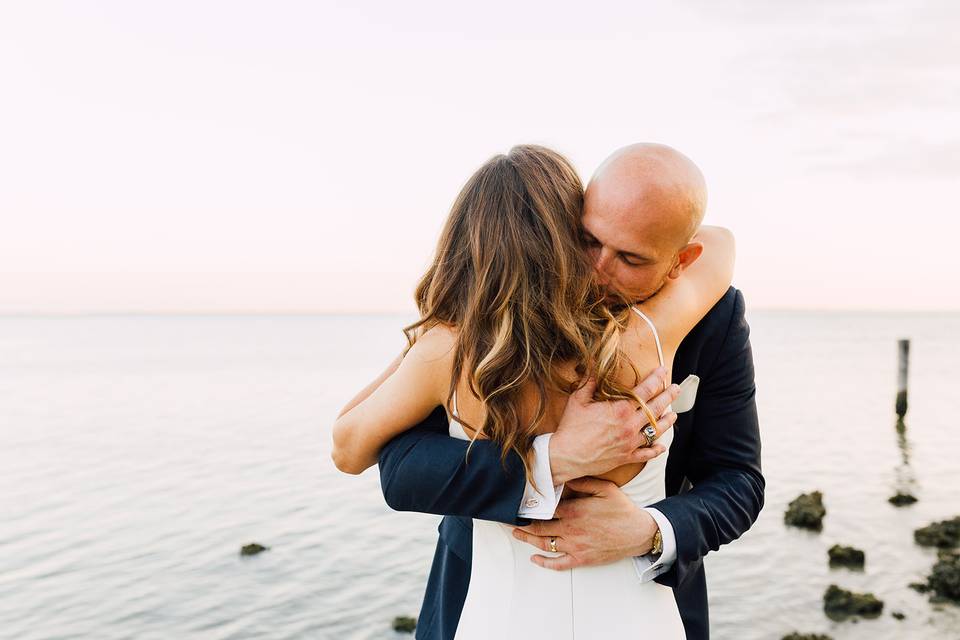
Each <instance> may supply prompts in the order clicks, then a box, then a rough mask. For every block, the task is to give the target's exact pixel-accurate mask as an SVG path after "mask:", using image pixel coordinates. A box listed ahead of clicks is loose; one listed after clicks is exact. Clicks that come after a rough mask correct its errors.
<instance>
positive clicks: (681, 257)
mask: <svg viewBox="0 0 960 640" xmlns="http://www.w3.org/2000/svg"><path fill="white" fill-rule="evenodd" d="M702 254H703V243H702V242H688V243H687V245H686V246H685V247H684V248H683V249H680V253H679V254H678V255H677V264H675V265H674V266H673V269H671V270H670V273H668V274H667V276H668V277H670V278H676V277H679V275H680V274H681V273H683V270H684V269H686V268H687V267H689V266H690V265H692V264H693V263H694V262H696V261H697V258H699V257H700V256H701V255H702Z"/></svg>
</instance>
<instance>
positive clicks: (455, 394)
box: [452, 389, 457, 418]
mask: <svg viewBox="0 0 960 640" xmlns="http://www.w3.org/2000/svg"><path fill="white" fill-rule="evenodd" d="M452 402H453V417H454V418H456V417H457V390H456V389H454V390H453V400H452Z"/></svg>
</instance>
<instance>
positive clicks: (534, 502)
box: [526, 498, 540, 507]
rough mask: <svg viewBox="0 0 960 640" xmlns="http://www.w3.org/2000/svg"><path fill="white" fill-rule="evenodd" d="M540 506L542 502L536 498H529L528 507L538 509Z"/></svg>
mask: <svg viewBox="0 0 960 640" xmlns="http://www.w3.org/2000/svg"><path fill="white" fill-rule="evenodd" d="M539 504H540V501H539V500H537V499H536V498H527V502H526V505H527V506H528V507H536V506H537V505H539Z"/></svg>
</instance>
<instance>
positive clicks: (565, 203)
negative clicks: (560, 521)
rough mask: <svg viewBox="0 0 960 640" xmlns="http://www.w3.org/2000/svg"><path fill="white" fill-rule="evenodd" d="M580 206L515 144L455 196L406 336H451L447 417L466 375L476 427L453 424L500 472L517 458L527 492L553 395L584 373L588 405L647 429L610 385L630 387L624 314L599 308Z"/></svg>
mask: <svg viewBox="0 0 960 640" xmlns="http://www.w3.org/2000/svg"><path fill="white" fill-rule="evenodd" d="M582 208H583V185H582V183H581V181H580V178H579V177H578V176H577V173H576V171H575V170H574V169H573V167H572V166H571V165H570V163H569V162H568V161H567V159H566V158H564V157H563V156H561V155H560V154H558V153H556V152H555V151H551V150H550V149H547V148H545V147H541V146H536V145H520V146H516V147H514V148H512V149H511V150H510V152H509V153H507V154H506V155H503V154H501V155H497V156H494V157H493V158H491V159H490V160H489V161H487V162H486V163H485V164H484V165H483V166H482V167H480V169H479V170H478V171H477V172H476V173H474V174H473V176H471V177H470V179H469V180H468V181H467V183H466V185H465V186H464V187H463V189H462V190H461V191H460V193H459V195H458V196H457V199H456V201H455V202H454V204H453V207H452V209H451V210H450V215H449V217H448V218H447V221H446V224H445V226H444V228H443V232H442V234H441V236H440V240H439V243H438V246H437V253H436V256H435V258H434V261H433V263H432V264H431V265H430V267H429V269H427V272H426V274H424V276H423V278H422V279H421V280H420V283H419V285H418V286H417V290H416V301H417V306H418V308H419V311H420V319H419V320H418V321H417V322H415V323H413V324H411V325H410V326H408V327H406V328H405V329H404V332H405V333H406V335H407V340H408V343H409V345H411V346H412V345H413V343H414V342H415V341H416V339H417V336H419V335H422V332H424V331H426V330H428V329H430V328H431V327H433V326H436V325H438V324H441V325H448V326H451V327H455V328H456V336H457V337H456V342H455V347H454V349H455V353H454V357H453V370H452V377H451V381H450V392H449V394H448V395H447V401H446V407H447V411H448V412H449V413H451V414H452V413H453V411H452V409H451V406H450V404H451V399H452V396H453V393H454V391H455V390H456V388H457V384H458V382H459V381H460V380H461V379H462V378H464V377H465V379H466V382H467V384H468V386H469V389H470V391H471V392H472V393H473V394H474V395H475V396H476V397H477V398H478V399H479V400H480V401H481V402H482V403H483V406H484V408H485V411H486V416H485V418H484V420H483V424H482V425H480V426H479V428H477V427H475V426H473V425H469V424H468V423H467V422H465V421H464V420H463V419H462V418H460V417H459V416H458V419H459V420H460V422H462V423H463V424H466V425H467V426H469V427H470V428H471V429H474V430H475V431H477V434H478V435H479V434H480V433H482V434H484V435H485V436H486V437H488V438H490V439H492V440H493V441H495V442H496V443H498V444H499V445H500V447H501V452H502V456H501V462H502V463H503V464H504V467H505V468H506V466H505V462H506V457H507V455H508V452H509V451H510V450H511V449H512V450H514V451H516V452H517V453H518V454H519V455H520V456H521V458H522V459H523V461H524V467H525V472H526V476H527V479H528V480H529V481H530V482H531V483H533V474H532V465H531V456H530V455H529V452H530V449H531V445H532V439H533V436H534V435H535V432H536V430H537V428H538V426H539V425H540V424H541V422H542V421H543V419H544V417H545V414H546V408H547V399H548V395H547V394H548V392H549V391H551V390H552V391H560V392H563V393H572V392H573V391H574V390H575V389H576V388H577V387H578V386H579V385H578V381H579V379H580V378H582V377H583V376H584V375H585V374H588V373H589V374H592V375H593V376H594V377H595V378H596V380H597V391H596V393H595V394H594V397H595V398H596V399H598V400H609V399H621V398H622V399H629V400H633V401H634V402H636V403H637V404H638V405H639V406H640V408H642V409H644V411H645V412H646V413H647V415H648V419H652V423H655V422H656V419H655V418H654V417H653V415H652V414H651V413H650V411H649V409H648V408H647V406H646V404H644V403H643V401H642V400H641V399H639V398H637V397H636V396H635V395H634V393H633V392H632V390H631V387H630V386H626V385H624V384H621V383H618V382H617V380H618V378H621V376H620V375H618V374H619V373H620V371H621V368H622V367H629V368H630V369H631V370H632V371H633V377H634V380H637V371H636V369H635V368H633V365H632V364H631V363H630V362H629V361H628V360H627V359H626V358H625V357H624V356H623V355H622V353H621V350H620V336H621V333H622V331H623V329H624V328H625V327H626V324H627V321H628V317H629V313H630V309H629V307H628V306H627V305H626V304H624V303H620V304H610V301H609V299H607V300H606V301H605V298H604V292H603V291H601V289H600V288H599V287H598V286H597V285H596V284H595V282H594V276H593V269H592V267H591V265H590V264H589V262H588V260H587V258H586V251H585V247H584V243H583V233H582V229H581V224H580V218H581V213H582ZM570 363H573V364H575V367H576V368H575V370H576V373H577V375H578V379H577V380H568V379H566V378H565V377H563V375H561V367H560V365H561V364H566V365H568V366H569V364H570ZM634 384H636V382H634ZM631 386H633V385H631ZM531 389H532V390H533V391H535V393H536V394H537V395H536V397H537V404H536V411H535V412H534V415H533V418H532V419H529V418H528V419H524V418H523V417H522V415H521V397H522V395H523V394H524V393H529V391H530V390H531ZM475 439H476V436H475V437H474V441H475ZM472 446H473V442H471V443H470V447H472ZM470 447H468V448H467V455H468V456H469V452H470ZM534 486H536V485H535V483H534ZM538 490H539V488H538Z"/></svg>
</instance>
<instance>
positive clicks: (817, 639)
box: [783, 632, 833, 640]
mask: <svg viewBox="0 0 960 640" xmlns="http://www.w3.org/2000/svg"><path fill="white" fill-rule="evenodd" d="M783 640H833V638H832V637H830V636H825V635H823V634H821V633H796V632H794V633H791V634H790V635H788V636H783Z"/></svg>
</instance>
